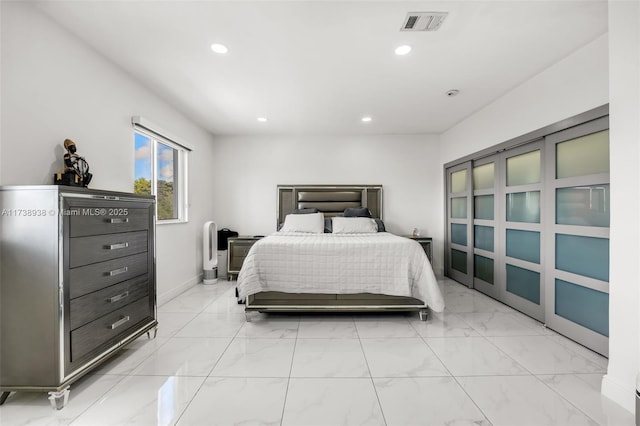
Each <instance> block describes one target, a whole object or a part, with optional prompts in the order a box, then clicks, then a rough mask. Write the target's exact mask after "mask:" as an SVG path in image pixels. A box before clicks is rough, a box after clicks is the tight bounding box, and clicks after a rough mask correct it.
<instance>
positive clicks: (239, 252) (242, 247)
mask: <svg viewBox="0 0 640 426" xmlns="http://www.w3.org/2000/svg"><path fill="white" fill-rule="evenodd" d="M252 245H253V242H251V244H246V243H244V244H242V243H240V244H239V243H234V244H231V246H230V248H229V249H230V250H231V256H233V257H247V254H249V250H251V246H252Z"/></svg>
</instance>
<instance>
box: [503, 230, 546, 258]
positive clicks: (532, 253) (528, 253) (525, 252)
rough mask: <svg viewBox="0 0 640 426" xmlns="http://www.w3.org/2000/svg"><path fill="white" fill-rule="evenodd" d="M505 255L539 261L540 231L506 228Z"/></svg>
mask: <svg viewBox="0 0 640 426" xmlns="http://www.w3.org/2000/svg"><path fill="white" fill-rule="evenodd" d="M507 256H509V257H515V258H516V259H522V260H526V261H527V262H532V263H540V233H539V232H534V231H520V230H518V229H507Z"/></svg>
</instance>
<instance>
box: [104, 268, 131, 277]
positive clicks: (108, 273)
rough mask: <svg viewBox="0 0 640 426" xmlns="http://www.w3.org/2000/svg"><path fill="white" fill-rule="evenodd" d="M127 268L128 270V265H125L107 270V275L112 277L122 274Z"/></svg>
mask: <svg viewBox="0 0 640 426" xmlns="http://www.w3.org/2000/svg"><path fill="white" fill-rule="evenodd" d="M128 270H129V267H128V266H125V267H123V268H120V269H114V270H113V271H109V272H107V275H109V276H110V277H114V276H116V275H120V274H124V273H125V272H127V271H128Z"/></svg>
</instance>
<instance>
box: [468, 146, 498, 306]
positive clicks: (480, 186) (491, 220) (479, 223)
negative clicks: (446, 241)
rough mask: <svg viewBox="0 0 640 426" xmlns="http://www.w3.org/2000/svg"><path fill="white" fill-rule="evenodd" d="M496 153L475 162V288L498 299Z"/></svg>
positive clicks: (473, 172)
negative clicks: (496, 277)
mask: <svg viewBox="0 0 640 426" xmlns="http://www.w3.org/2000/svg"><path fill="white" fill-rule="evenodd" d="M496 160H497V156H495V155H492V156H491V157H486V158H483V159H481V160H476V161H474V162H473V169H472V181H473V182H472V184H473V237H474V238H473V287H474V288H475V289H477V290H478V291H481V292H483V293H485V294H487V295H489V296H491V297H493V298H496V299H499V287H498V285H497V282H496V280H495V276H496V274H495V269H496V249H497V245H496V244H495V241H496V230H497V227H496V213H497V212H498V211H499V210H498V207H497V205H498V201H499V200H498V197H496V186H497V183H498V182H497V181H496V177H498V176H499V175H500V173H499V171H498V167H497V161H496Z"/></svg>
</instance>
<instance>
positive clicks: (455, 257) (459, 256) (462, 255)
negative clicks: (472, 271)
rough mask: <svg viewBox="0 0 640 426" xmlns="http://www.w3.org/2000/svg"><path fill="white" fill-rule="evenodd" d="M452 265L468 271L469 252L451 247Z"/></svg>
mask: <svg viewBox="0 0 640 426" xmlns="http://www.w3.org/2000/svg"><path fill="white" fill-rule="evenodd" d="M451 267H452V268H453V269H455V270H456V271H459V272H462V273H463V274H466V273H467V253H466V252H464V251H461V250H456V249H451Z"/></svg>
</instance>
